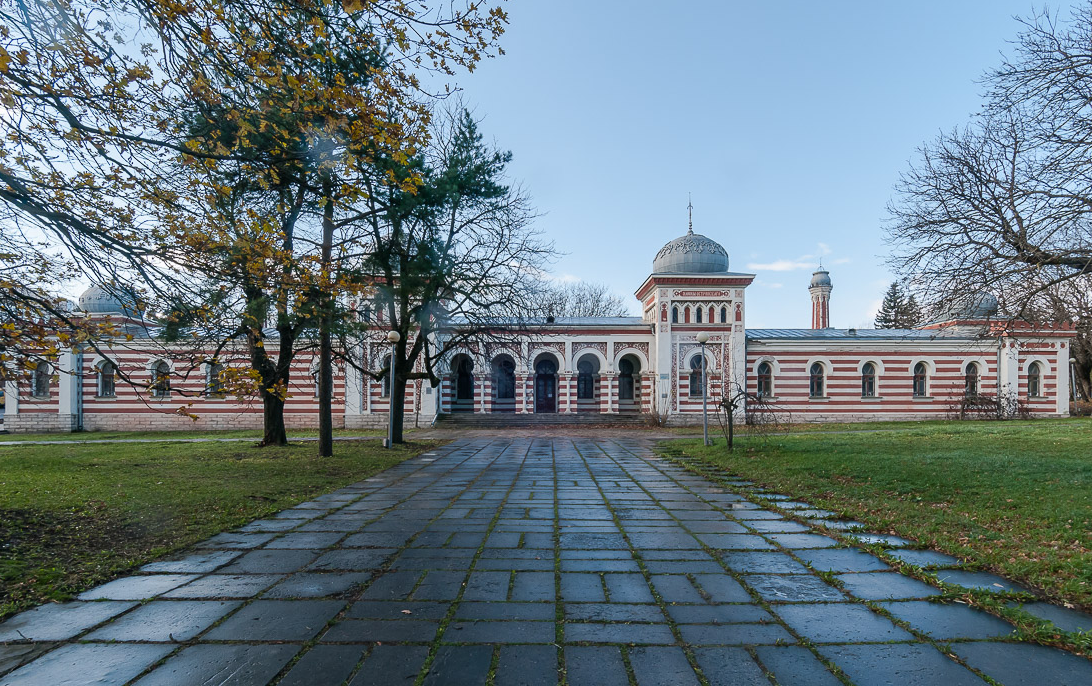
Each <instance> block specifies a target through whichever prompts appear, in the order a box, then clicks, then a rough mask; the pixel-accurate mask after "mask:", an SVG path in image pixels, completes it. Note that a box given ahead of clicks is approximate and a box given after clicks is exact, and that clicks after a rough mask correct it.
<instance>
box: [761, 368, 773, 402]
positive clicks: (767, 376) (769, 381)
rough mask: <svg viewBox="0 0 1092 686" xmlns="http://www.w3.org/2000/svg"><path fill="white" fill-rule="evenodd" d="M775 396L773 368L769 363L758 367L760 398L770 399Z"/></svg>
mask: <svg viewBox="0 0 1092 686" xmlns="http://www.w3.org/2000/svg"><path fill="white" fill-rule="evenodd" d="M772 395H773V368H772V367H771V366H770V363H769V362H763V363H762V364H760V365H758V397H760V398H768V397H770V396H772Z"/></svg>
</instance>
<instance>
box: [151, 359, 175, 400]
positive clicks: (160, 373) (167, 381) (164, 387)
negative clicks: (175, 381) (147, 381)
mask: <svg viewBox="0 0 1092 686" xmlns="http://www.w3.org/2000/svg"><path fill="white" fill-rule="evenodd" d="M152 397H153V398H169V397H171V366H170V365H169V364H167V363H166V362H164V361H163V360H160V361H159V362H156V363H155V365H153V366H152Z"/></svg>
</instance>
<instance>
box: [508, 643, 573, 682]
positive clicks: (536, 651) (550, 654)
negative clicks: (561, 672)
mask: <svg viewBox="0 0 1092 686" xmlns="http://www.w3.org/2000/svg"><path fill="white" fill-rule="evenodd" d="M557 653H558V651H557V647H556V646H531V645H528V646H502V647H501V649H500V657H499V659H498V660H497V675H496V677H495V678H494V679H493V686H553V685H554V684H556V683H558V682H559V681H560V680H559V679H558V673H557Z"/></svg>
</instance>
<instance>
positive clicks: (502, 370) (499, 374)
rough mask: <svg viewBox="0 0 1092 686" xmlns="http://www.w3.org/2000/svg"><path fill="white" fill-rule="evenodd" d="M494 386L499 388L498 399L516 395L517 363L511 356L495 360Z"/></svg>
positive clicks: (511, 397) (509, 398)
mask: <svg viewBox="0 0 1092 686" xmlns="http://www.w3.org/2000/svg"><path fill="white" fill-rule="evenodd" d="M493 388H495V389H497V399H498V400H511V399H514V398H515V397H516V363H515V362H513V361H512V359H511V358H509V357H507V356H506V357H501V358H498V359H496V360H494V361H493Z"/></svg>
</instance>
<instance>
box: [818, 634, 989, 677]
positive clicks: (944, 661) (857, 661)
mask: <svg viewBox="0 0 1092 686" xmlns="http://www.w3.org/2000/svg"><path fill="white" fill-rule="evenodd" d="M819 652H820V653H822V654H823V655H824V656H825V657H826V658H827V659H829V660H831V661H832V662H834V664H836V665H838V667H839V668H840V669H842V671H844V672H845V673H846V674H847V675H848V676H849V678H850V679H851V680H852V681H853V683H855V684H858V685H859V686H874V685H875V686H879V685H881V684H882V685H884V686H896V685H897V686H936V685H937V684H944V686H983V685H984V684H985V683H986V682H985V681H983V680H982V679H980V678H979V677H978V676H976V675H975V674H974V672H972V671H970V670H969V669H967V668H966V667H963V666H962V665H960V664H959V663H957V662H955V661H954V660H952V659H950V658H948V657H946V656H945V655H944V654H943V653H941V652H940V651H938V650H937V649H936V648H934V647H932V646H930V645H926V644H921V643H917V644H894V645H845V646H822V647H820V648H819Z"/></svg>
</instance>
